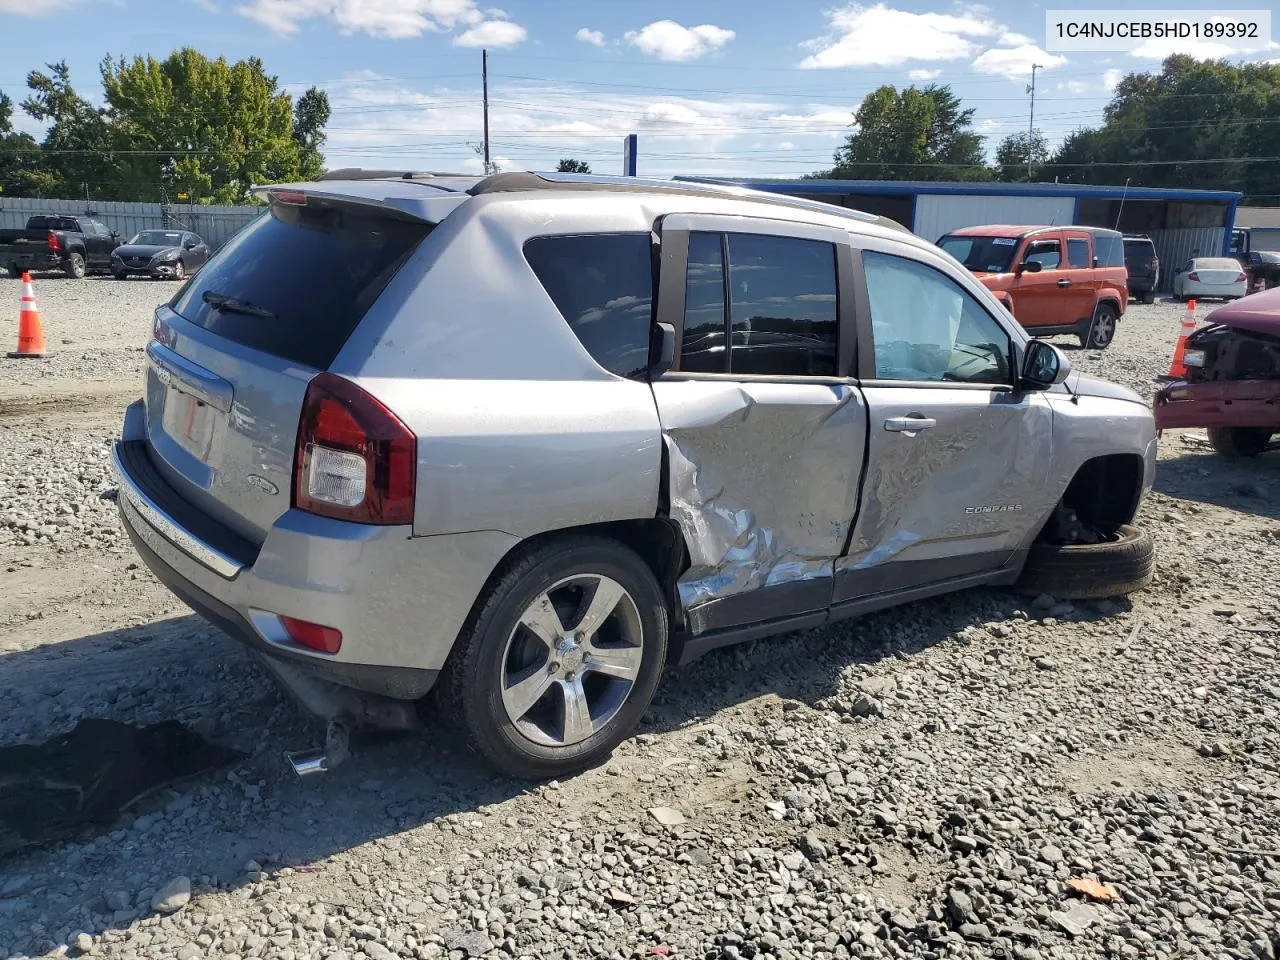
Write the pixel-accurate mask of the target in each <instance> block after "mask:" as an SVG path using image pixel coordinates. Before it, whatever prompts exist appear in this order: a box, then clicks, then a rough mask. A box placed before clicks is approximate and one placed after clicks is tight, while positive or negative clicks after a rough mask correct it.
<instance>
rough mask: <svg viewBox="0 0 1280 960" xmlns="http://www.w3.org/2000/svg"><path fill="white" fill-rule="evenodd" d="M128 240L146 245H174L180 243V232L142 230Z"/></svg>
mask: <svg viewBox="0 0 1280 960" xmlns="http://www.w3.org/2000/svg"><path fill="white" fill-rule="evenodd" d="M129 242H130V243H136V244H140V245H142V246H147V247H176V246H179V245H180V244H181V243H182V234H181V233H178V232H176V231H173V230H143V231H142V232H141V233H139V234H135V235H134V238H133V239H132V240H130V241H129Z"/></svg>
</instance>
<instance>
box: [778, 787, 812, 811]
mask: <svg viewBox="0 0 1280 960" xmlns="http://www.w3.org/2000/svg"><path fill="white" fill-rule="evenodd" d="M782 799H783V802H784V803H786V805H787V806H788V807H789V808H790V809H792V810H808V809H809V808H810V807H812V806H813V804H814V799H813V794H811V793H809V792H808V791H806V790H792V791H791V792H790V793H787V794H785V795H784V796H783V798H782Z"/></svg>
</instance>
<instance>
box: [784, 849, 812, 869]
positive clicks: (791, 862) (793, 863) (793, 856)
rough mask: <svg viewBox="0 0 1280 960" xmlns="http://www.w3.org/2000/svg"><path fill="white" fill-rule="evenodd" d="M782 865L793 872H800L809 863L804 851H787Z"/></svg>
mask: <svg viewBox="0 0 1280 960" xmlns="http://www.w3.org/2000/svg"><path fill="white" fill-rule="evenodd" d="M782 865H783V866H784V867H786V868H787V869H788V870H790V871H791V872H792V873H799V872H800V871H801V870H803V869H804V868H805V867H807V866H808V865H809V861H808V860H806V859H805V855H804V854H803V853H787V854H783V856H782Z"/></svg>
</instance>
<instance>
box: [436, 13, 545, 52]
mask: <svg viewBox="0 0 1280 960" xmlns="http://www.w3.org/2000/svg"><path fill="white" fill-rule="evenodd" d="M527 36H529V31H528V30H526V29H525V28H524V27H522V26H520V24H518V23H512V22H511V21H510V20H483V21H481V22H480V23H477V24H476V25H475V26H474V27H472V28H471V29H470V30H467V31H466V32H465V33H460V34H458V36H456V37H454V38H453V45H454V46H455V47H496V48H497V49H499V50H504V49H507V48H510V47H514V46H516V45H517V44H520V43H523V42H524V40H525V38H526V37H527Z"/></svg>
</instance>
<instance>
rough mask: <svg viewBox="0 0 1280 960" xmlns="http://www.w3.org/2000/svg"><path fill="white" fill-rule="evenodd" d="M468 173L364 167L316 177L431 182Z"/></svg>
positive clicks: (323, 178)
mask: <svg viewBox="0 0 1280 960" xmlns="http://www.w3.org/2000/svg"><path fill="white" fill-rule="evenodd" d="M470 176H471V174H467V173H447V172H444V171H433V170H366V169H364V168H363V167H341V168H340V169H337V170H328V171H326V172H324V173H323V174H321V175H320V176H318V177H316V181H317V182H318V181H321V180H431V179H433V178H435V177H470Z"/></svg>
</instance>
